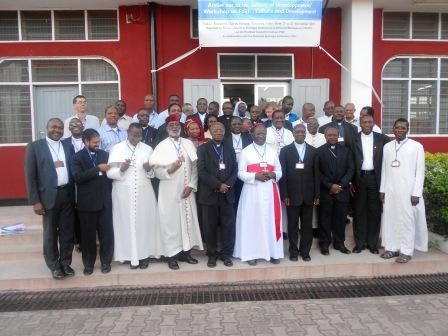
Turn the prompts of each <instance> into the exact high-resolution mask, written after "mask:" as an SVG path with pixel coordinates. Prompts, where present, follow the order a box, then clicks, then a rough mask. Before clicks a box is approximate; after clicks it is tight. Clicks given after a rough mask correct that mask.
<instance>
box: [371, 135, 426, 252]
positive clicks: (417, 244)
mask: <svg viewBox="0 0 448 336" xmlns="http://www.w3.org/2000/svg"><path fill="white" fill-rule="evenodd" d="M396 143H397V142H396V141H395V140H394V141H391V142H389V143H387V144H386V145H385V146H384V149H383V164H382V172H381V187H380V192H383V193H384V194H385V197H384V207H383V214H382V244H383V246H384V248H385V249H386V250H388V251H398V250H399V251H400V252H401V253H403V254H406V255H412V254H413V252H414V249H416V250H420V251H427V250H428V229H427V226H426V216H425V203H424V201H423V197H422V196H423V195H422V194H423V183H424V180H425V152H424V149H423V146H422V145H421V144H420V143H419V142H416V141H414V140H412V139H408V140H407V141H406V142H404V143H403V142H402V147H401V149H399V151H398V154H397V160H398V161H400V166H399V167H392V166H391V164H392V161H394V160H395V145H396ZM397 148H399V147H397ZM411 196H417V197H419V198H420V199H419V203H418V204H417V205H416V206H412V205H411Z"/></svg>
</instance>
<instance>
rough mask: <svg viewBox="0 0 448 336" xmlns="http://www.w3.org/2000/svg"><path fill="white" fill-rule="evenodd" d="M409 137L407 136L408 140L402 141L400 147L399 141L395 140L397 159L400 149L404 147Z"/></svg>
mask: <svg viewBox="0 0 448 336" xmlns="http://www.w3.org/2000/svg"><path fill="white" fill-rule="evenodd" d="M408 140H409V138H406V140H404V141H402V142H401V144H400V147H398V148H397V141H396V140H395V160H397V157H398V151H399V150H400V149H401V147H403V146H404V145H405V144H406V142H408Z"/></svg>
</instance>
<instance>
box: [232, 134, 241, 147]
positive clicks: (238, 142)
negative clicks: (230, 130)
mask: <svg viewBox="0 0 448 336" xmlns="http://www.w3.org/2000/svg"><path fill="white" fill-rule="evenodd" d="M238 135H239V137H238V141H237V142H236V144H235V137H234V136H233V135H232V138H233V147H234V148H241V147H239V146H240V143H241V134H238Z"/></svg>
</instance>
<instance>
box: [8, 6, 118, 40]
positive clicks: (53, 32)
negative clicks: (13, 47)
mask: <svg viewBox="0 0 448 336" xmlns="http://www.w3.org/2000/svg"><path fill="white" fill-rule="evenodd" d="M98 10H102V11H115V12H116V15H117V38H116V39H101V40H100V39H98V40H92V39H89V27H88V25H89V23H88V12H89V11H98ZM4 11H5V12H6V11H8V12H16V14H17V29H18V37H19V39H18V40H8V41H3V40H0V43H23V42H27V43H36V42H37V43H48V42H110V41H120V15H119V14H120V12H119V8H89V9H82V8H81V9H77V8H70V9H66V8H52V9H17V10H7V9H6V10H4ZM22 11H23V12H32V11H49V12H50V14H51V39H48V40H25V39H23V37H22V20H21V12H22ZM55 11H83V12H84V39H82V40H62V39H55V18H54V12H55Z"/></svg>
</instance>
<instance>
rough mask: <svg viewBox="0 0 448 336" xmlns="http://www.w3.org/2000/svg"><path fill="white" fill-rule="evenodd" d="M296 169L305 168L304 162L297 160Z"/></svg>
mask: <svg viewBox="0 0 448 336" xmlns="http://www.w3.org/2000/svg"><path fill="white" fill-rule="evenodd" d="M296 169H305V164H304V163H303V162H297V163H296Z"/></svg>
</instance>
